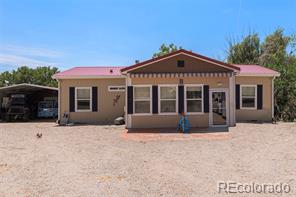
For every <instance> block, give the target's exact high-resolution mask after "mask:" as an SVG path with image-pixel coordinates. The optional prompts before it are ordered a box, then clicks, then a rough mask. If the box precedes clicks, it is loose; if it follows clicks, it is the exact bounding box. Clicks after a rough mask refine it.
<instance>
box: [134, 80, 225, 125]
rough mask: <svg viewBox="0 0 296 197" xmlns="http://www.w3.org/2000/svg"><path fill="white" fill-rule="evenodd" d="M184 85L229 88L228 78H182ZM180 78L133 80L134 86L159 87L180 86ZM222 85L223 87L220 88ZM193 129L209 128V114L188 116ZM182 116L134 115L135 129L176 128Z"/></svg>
mask: <svg viewBox="0 0 296 197" xmlns="http://www.w3.org/2000/svg"><path fill="white" fill-rule="evenodd" d="M182 79H183V83H184V84H204V85H209V86H210V89H211V88H228V87H229V78H228V77H186V78H182ZM179 80H180V79H178V78H133V79H132V85H143V84H149V85H150V84H151V85H159V84H176V85H177V84H179ZM218 83H221V84H222V85H221V86H218ZM188 118H189V122H190V125H191V127H208V126H209V113H204V114H201V115H188ZM179 119H180V115H145V116H144V115H141V116H140V115H132V127H133V128H169V127H172V128H176V127H177V125H178V121H179Z"/></svg>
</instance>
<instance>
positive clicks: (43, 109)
mask: <svg viewBox="0 0 296 197" xmlns="http://www.w3.org/2000/svg"><path fill="white" fill-rule="evenodd" d="M37 116H38V118H56V117H57V116H58V104H57V102H55V101H40V102H39V103H38V114H37Z"/></svg>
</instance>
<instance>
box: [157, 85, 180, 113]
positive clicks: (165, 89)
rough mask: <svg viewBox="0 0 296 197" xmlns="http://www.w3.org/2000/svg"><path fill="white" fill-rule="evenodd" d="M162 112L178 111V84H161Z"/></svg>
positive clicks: (160, 103) (160, 101)
mask: <svg viewBox="0 0 296 197" xmlns="http://www.w3.org/2000/svg"><path fill="white" fill-rule="evenodd" d="M159 95H160V96H159V108H160V110H159V111H160V113H173V114H175V113H177V86H171V85H168V86H159Z"/></svg>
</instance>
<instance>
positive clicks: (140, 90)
mask: <svg viewBox="0 0 296 197" xmlns="http://www.w3.org/2000/svg"><path fill="white" fill-rule="evenodd" d="M134 113H135V114H150V113H151V86H134Z"/></svg>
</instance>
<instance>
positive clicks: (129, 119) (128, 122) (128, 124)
mask: <svg viewBox="0 0 296 197" xmlns="http://www.w3.org/2000/svg"><path fill="white" fill-rule="evenodd" d="M125 81H126V83H125V86H126V87H125V107H124V108H125V110H124V111H125V125H126V128H127V129H130V128H131V127H132V117H131V114H128V113H127V110H128V109H127V107H128V103H127V102H128V94H127V87H128V86H131V85H132V81H131V77H130V74H127V75H126V78H125Z"/></svg>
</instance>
